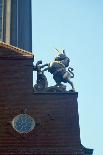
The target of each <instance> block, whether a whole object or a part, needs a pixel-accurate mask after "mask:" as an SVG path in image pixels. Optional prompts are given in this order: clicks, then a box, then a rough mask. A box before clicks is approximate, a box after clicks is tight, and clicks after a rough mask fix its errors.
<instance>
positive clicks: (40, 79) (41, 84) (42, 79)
mask: <svg viewBox="0 0 103 155" xmlns="http://www.w3.org/2000/svg"><path fill="white" fill-rule="evenodd" d="M41 64H42V61H41V60H40V61H38V62H37V63H36V65H34V66H33V70H34V71H37V80H36V84H35V85H34V92H35V91H43V90H44V89H45V88H47V87H48V81H47V78H46V76H45V75H44V72H43V71H42V70H41V69H42V68H44V67H45V66H48V64H45V65H41Z"/></svg>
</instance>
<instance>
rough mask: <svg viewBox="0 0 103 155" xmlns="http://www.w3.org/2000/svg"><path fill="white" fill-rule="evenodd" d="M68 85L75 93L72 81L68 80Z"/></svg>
mask: <svg viewBox="0 0 103 155" xmlns="http://www.w3.org/2000/svg"><path fill="white" fill-rule="evenodd" d="M68 83H69V84H70V85H71V87H72V90H73V91H75V88H74V84H73V82H72V81H70V80H68Z"/></svg>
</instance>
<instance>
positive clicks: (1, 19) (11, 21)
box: [0, 0, 32, 51]
mask: <svg viewBox="0 0 103 155" xmlns="http://www.w3.org/2000/svg"><path fill="white" fill-rule="evenodd" d="M31 11H32V9H31V0H0V40H1V41H3V42H6V43H8V44H11V45H14V46H16V47H19V48H22V49H25V50H27V51H32V13H31Z"/></svg>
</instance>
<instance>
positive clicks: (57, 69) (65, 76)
mask: <svg viewBox="0 0 103 155" xmlns="http://www.w3.org/2000/svg"><path fill="white" fill-rule="evenodd" d="M56 50H57V49H56ZM69 62H70V59H69V58H68V57H67V56H66V54H65V50H63V53H61V54H58V56H57V57H56V58H55V60H54V61H53V62H52V63H49V64H48V67H47V68H45V69H44V70H43V71H46V70H48V72H50V73H51V74H53V79H54V80H55V82H56V86H57V87H64V85H63V84H61V82H64V83H69V84H70V85H71V87H72V91H75V89H74V85H73V82H72V81H71V80H70V79H71V78H73V77H74V73H73V68H71V67H69ZM67 67H68V71H67V70H66V68H67Z"/></svg>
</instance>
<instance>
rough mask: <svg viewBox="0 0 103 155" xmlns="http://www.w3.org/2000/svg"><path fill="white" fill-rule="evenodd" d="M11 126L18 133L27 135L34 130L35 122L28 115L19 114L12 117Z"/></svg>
mask: <svg viewBox="0 0 103 155" xmlns="http://www.w3.org/2000/svg"><path fill="white" fill-rule="evenodd" d="M12 126H13V128H14V129H15V130H16V131H17V132H19V133H29V132H30V131H32V130H33V129H34V127H35V121H34V119H33V118H32V117H31V116H30V115H28V114H20V115H17V116H16V117H14V119H13V120H12Z"/></svg>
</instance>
